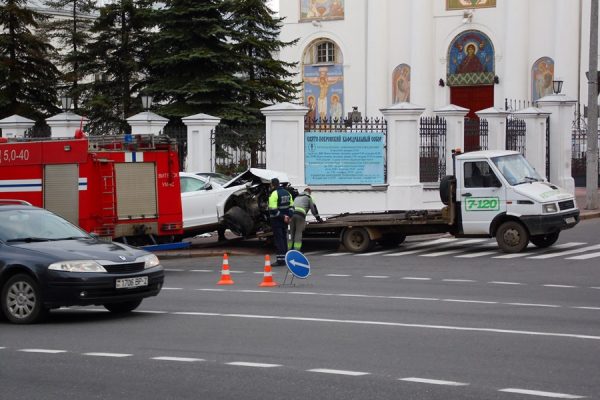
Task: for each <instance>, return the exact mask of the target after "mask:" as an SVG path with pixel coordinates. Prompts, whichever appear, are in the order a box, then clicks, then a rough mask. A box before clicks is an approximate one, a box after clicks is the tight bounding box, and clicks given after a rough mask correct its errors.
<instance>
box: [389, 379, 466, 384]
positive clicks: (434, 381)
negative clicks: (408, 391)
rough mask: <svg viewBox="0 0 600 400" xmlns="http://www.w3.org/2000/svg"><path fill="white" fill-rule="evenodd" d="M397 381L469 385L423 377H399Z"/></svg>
mask: <svg viewBox="0 0 600 400" xmlns="http://www.w3.org/2000/svg"><path fill="white" fill-rule="evenodd" d="M398 380H399V381H405V382H416V383H429V384H432V385H447V386H469V384H468V383H463V382H454V381H442V380H439V379H425V378H400V379H398Z"/></svg>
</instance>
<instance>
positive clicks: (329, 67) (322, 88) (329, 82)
mask: <svg viewBox="0 0 600 400" xmlns="http://www.w3.org/2000/svg"><path fill="white" fill-rule="evenodd" d="M302 64H303V65H302V74H303V76H302V78H303V81H304V84H303V88H304V104H305V105H306V106H307V107H308V108H309V111H308V114H307V117H308V118H309V119H317V118H320V119H325V118H328V119H331V120H338V121H339V120H341V119H342V118H343V115H344V104H345V102H344V67H343V64H342V52H341V51H340V48H339V46H338V45H337V44H335V42H333V41H331V40H329V39H324V38H322V39H317V40H315V41H313V42H312V43H310V44H309V45H308V46H307V47H306V49H305V51H304V56H303V57H302Z"/></svg>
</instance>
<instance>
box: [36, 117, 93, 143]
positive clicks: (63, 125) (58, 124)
mask: <svg viewBox="0 0 600 400" xmlns="http://www.w3.org/2000/svg"><path fill="white" fill-rule="evenodd" d="M87 122H88V119H87V118H86V117H82V116H81V115H77V114H75V113H72V112H70V111H67V112H64V113H60V114H57V115H55V116H53V117H50V118H46V123H47V124H48V126H50V136H51V137H53V138H54V137H63V138H64V137H74V136H75V131H76V130H77V129H79V128H80V127H83V126H85V124H87Z"/></svg>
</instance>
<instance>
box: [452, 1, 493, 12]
mask: <svg viewBox="0 0 600 400" xmlns="http://www.w3.org/2000/svg"><path fill="white" fill-rule="evenodd" d="M488 7H496V0H446V10H465V9H471V8H488Z"/></svg>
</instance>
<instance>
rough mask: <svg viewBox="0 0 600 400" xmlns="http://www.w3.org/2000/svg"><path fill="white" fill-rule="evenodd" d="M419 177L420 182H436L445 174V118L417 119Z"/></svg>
mask: <svg viewBox="0 0 600 400" xmlns="http://www.w3.org/2000/svg"><path fill="white" fill-rule="evenodd" d="M419 136H420V140H421V144H420V146H419V175H420V176H419V178H420V181H421V182H438V181H439V180H440V179H441V178H442V177H443V176H444V175H446V120H445V119H444V118H441V117H438V116H435V117H421V119H420V121H419Z"/></svg>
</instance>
